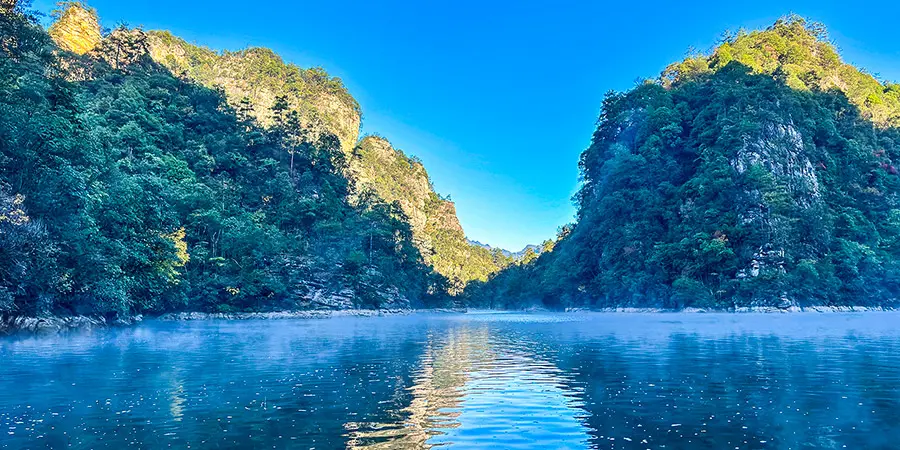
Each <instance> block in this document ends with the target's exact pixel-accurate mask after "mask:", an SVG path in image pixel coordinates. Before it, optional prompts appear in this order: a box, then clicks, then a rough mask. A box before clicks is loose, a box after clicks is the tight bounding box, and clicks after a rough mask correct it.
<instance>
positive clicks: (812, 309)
mask: <svg viewBox="0 0 900 450" xmlns="http://www.w3.org/2000/svg"><path fill="white" fill-rule="evenodd" d="M897 310H898V309H897V308H893V307H890V306H821V305H820V306H791V307H788V308H779V307H776V306H744V307H740V308H682V309H668V308H631V307H615V308H568V309H566V312H570V313H571V312H594V313H616V314H649V313H653V314H671V313H682V314H797V313H800V314H802V313H819V314H829V313H863V312H891V311H897Z"/></svg>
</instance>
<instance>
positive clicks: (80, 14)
mask: <svg viewBox="0 0 900 450" xmlns="http://www.w3.org/2000/svg"><path fill="white" fill-rule="evenodd" d="M50 36H51V37H52V38H53V40H54V41H56V45H59V47H60V48H62V49H63V50H68V51H70V52H72V53H76V54H79V55H83V54H85V53H88V52H90V51H91V50H93V49H94V48H95V47H96V46H97V44H99V43H100V40H101V39H103V36H102V35H101V34H100V22H99V21H98V20H97V13H96V11H93V10H88V9H85V8H84V7H82V6H80V5H77V4H73V5H72V6H70V7H69V8H68V9H66V10H65V11H64V12H63V13H62V15H61V16H60V17H59V20H57V21H56V23H54V24H53V26H51V27H50Z"/></svg>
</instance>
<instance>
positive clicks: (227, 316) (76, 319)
mask: <svg viewBox="0 0 900 450" xmlns="http://www.w3.org/2000/svg"><path fill="white" fill-rule="evenodd" d="M886 311H898V309H896V308H891V307H882V306H805V307H801V306H791V307H789V308H778V307H774V306H755V307H743V308H734V309H711V308H684V309H665V308H626V307H619V308H594V309H586V308H570V309H567V310H566V311H565V312H566V313H619V314H648V313H662V314H665V313H675V314H677V313H682V314H703V313H731V314H789V313H860V312H886ZM465 312H467V310H466V309H343V310H309V311H275V312H233V313H204V312H172V313H166V314H163V315H160V316H155V317H144V316H141V315H137V316H132V317H126V318H116V319H106V318H104V317H91V316H65V317H56V316H51V317H0V336H3V335H11V334H16V333H24V334H53V333H61V332H66V331H71V330H76V329H78V330H89V329H95V328H108V327H116V326H131V325H135V324H138V323H141V322H143V321H144V320H159V321H168V322H173V321H189V320H279V319H328V318H333V317H385V316H401V315H410V314H428V313H465ZM498 312H499V311H498ZM505 312H514V311H505ZM520 312H528V313H552V312H554V311H549V310H545V309H529V310H524V311H520Z"/></svg>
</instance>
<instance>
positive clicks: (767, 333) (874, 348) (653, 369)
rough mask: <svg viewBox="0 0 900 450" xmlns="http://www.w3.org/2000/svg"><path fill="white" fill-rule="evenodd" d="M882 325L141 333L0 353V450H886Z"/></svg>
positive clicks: (701, 319)
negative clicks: (439, 449) (245, 449)
mask: <svg viewBox="0 0 900 450" xmlns="http://www.w3.org/2000/svg"><path fill="white" fill-rule="evenodd" d="M897 324H900V314H894V313H872V314H823V315H816V314H788V315H729V314H710V315H700V314H695V315H691V314H632V315H628V314H516V313H505V314H466V315H462V314H460V315H412V316H402V317H387V318H340V319H328V320H280V321H242V322H229V321H204V322H180V323H179V322H174V323H173V322H147V323H145V324H143V325H141V326H138V327H135V328H123V329H112V330H100V331H94V332H89V333H77V334H69V335H64V336H50V337H24V338H22V337H20V338H6V339H3V340H0V361H2V364H0V448H63V447H71V448H128V447H140V448H148V447H155V448H159V447H169V446H171V447H172V448H187V447H188V446H190V448H230V447H235V446H243V447H251V448H317V449H331V448H361V449H375V448H392V449H394V448H401V449H402V448H410V449H413V448H428V447H432V446H441V447H449V448H455V449H457V448H485V446H493V447H495V448H573V449H581V448H604V449H607V448H609V449H631V448H634V449H647V448H651V449H658V448H665V449H693V448H716V449H719V448H724V449H731V448H738V449H751V448H844V447H845V446H846V448H871V449H889V448H896V445H895V444H896V442H900V425H898V424H900V390H898V387H897V386H898V381H900V327H898V326H897Z"/></svg>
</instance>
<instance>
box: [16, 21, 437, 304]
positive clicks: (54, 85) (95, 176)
mask: <svg viewBox="0 0 900 450" xmlns="http://www.w3.org/2000/svg"><path fill="white" fill-rule="evenodd" d="M0 27H2V30H0V31H2V36H3V38H2V40H0V53H2V54H0V92H2V95H0V244H2V245H0V314H5V313H14V314H43V313H58V314H67V313H84V314H110V315H115V314H130V313H138V312H158V311H166V310H174V309H190V310H208V311H238V310H270V309H285V308H302V307H311V306H321V305H317V304H314V303H311V302H312V300H311V299H320V298H328V297H329V296H330V295H333V294H336V293H338V292H343V293H345V294H346V295H348V296H350V297H351V298H354V299H357V305H358V306H366V305H368V306H385V305H388V304H390V305H394V306H397V305H399V306H403V305H406V304H408V303H407V302H408V301H412V302H413V303H414V304H419V305H424V304H440V303H442V302H444V296H443V295H442V294H441V292H444V291H445V289H446V288H445V281H444V280H443V278H442V277H440V276H439V275H436V274H435V273H433V271H432V270H431V269H430V268H429V267H428V266H426V265H425V263H424V260H423V258H422V256H421V255H420V254H419V252H418V250H417V248H416V247H415V245H414V243H413V241H412V233H411V230H410V226H409V220H408V218H407V217H406V216H405V215H404V214H403V212H402V210H400V208H399V207H397V206H396V205H392V204H390V203H385V202H384V201H382V200H381V199H378V198H375V197H370V198H365V199H361V200H360V201H358V202H354V203H351V202H349V201H348V197H349V195H350V189H351V188H350V183H349V182H348V180H347V178H346V176H345V171H346V170H347V162H346V157H345V154H344V152H343V151H342V149H341V143H340V141H339V140H338V139H337V138H336V137H335V136H334V135H333V134H329V133H326V132H322V131H319V132H316V133H312V134H311V133H310V132H309V131H310V130H309V128H308V127H307V126H306V125H307V124H305V123H303V121H302V120H300V119H299V117H298V115H297V113H296V111H295V110H292V109H290V108H289V107H286V106H285V105H284V102H276V103H275V104H273V108H272V110H271V111H270V116H271V117H272V123H271V124H270V126H268V127H266V128H263V127H261V126H260V125H259V124H258V123H257V122H256V120H255V119H254V118H253V117H252V116H250V115H247V114H241V113H240V111H237V110H235V109H234V108H232V107H230V106H229V105H228V104H227V103H226V101H225V98H224V97H223V94H222V93H221V92H220V91H216V90H211V89H208V88H206V87H204V86H201V85H199V84H196V83H194V82H192V81H188V80H185V79H182V78H177V77H175V76H173V75H172V74H171V73H170V72H169V70H168V69H166V68H164V67H162V66H160V65H158V64H156V63H154V62H153V61H152V60H151V59H150V58H148V56H147V54H146V52H147V51H149V48H148V47H147V46H146V45H144V44H142V42H145V40H146V36H145V35H144V34H143V32H141V31H140V30H119V31H114V32H113V33H112V34H111V35H110V36H108V37H107V38H105V39H104V41H103V42H102V43H101V44H99V45H98V46H97V48H96V49H95V51H94V53H92V54H90V55H89V56H84V57H78V56H74V55H70V54H69V55H62V56H57V54H56V53H54V50H55V46H54V44H53V42H52V41H51V39H50V38H49V37H48V36H47V34H46V33H45V32H44V31H43V30H42V29H40V27H38V25H37V24H36V21H35V20H34V19H33V18H31V17H29V16H27V15H25V14H23V13H21V12H20V11H17V12H15V13H14V14H3V15H2V16H0ZM123 49H124V50H125V51H123ZM110 53H111V54H114V55H115V57H111V56H110ZM258 57H259V58H261V61H267V60H269V59H271V58H272V57H273V56H272V55H271V54H267V53H265V52H261V53H260V54H259V55H258ZM60 58H64V59H60ZM63 62H64V63H65V64H62V63H63ZM63 66H65V67H63ZM73 68H74V69H79V70H80V69H82V68H89V70H87V71H83V72H78V73H79V76H75V77H73V76H71V75H72V74H71V72H68V70H71V69H73ZM260 70H269V69H266V68H265V67H261V68H260ZM279 70H280V69H279ZM292 70H293V69H292ZM290 73H295V72H290ZM290 73H288V74H287V75H290ZM283 75H284V74H283ZM290 76H293V75H290ZM67 77H68V79H67ZM303 77H304V78H303V80H306V81H304V83H306V82H312V81H309V80H314V81H315V83H318V84H320V85H322V86H326V87H327V86H329V83H331V85H330V87H327V88H328V89H337V87H338V86H336V85H334V83H335V81H334V80H333V79H330V78H328V77H327V76H326V75H324V73H322V72H321V71H315V70H314V71H312V72H310V73H305V72H304V74H303ZM70 80H76V81H70ZM78 80H80V81H78ZM323 88H325V87H323ZM316 301H320V300H316Z"/></svg>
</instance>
